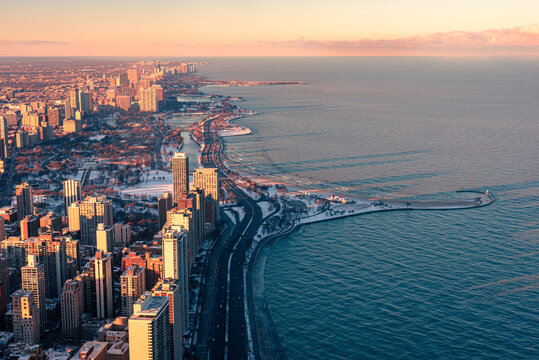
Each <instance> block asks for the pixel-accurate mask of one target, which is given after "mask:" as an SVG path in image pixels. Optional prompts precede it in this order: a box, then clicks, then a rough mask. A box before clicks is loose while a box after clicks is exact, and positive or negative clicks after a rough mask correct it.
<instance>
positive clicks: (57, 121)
mask: <svg viewBox="0 0 539 360" xmlns="http://www.w3.org/2000/svg"><path fill="white" fill-rule="evenodd" d="M47 119H48V121H49V124H50V126H52V127H55V128H56V127H58V126H61V125H62V124H63V123H64V119H62V117H61V112H60V109H59V108H57V107H51V108H49V109H48V110H47Z"/></svg>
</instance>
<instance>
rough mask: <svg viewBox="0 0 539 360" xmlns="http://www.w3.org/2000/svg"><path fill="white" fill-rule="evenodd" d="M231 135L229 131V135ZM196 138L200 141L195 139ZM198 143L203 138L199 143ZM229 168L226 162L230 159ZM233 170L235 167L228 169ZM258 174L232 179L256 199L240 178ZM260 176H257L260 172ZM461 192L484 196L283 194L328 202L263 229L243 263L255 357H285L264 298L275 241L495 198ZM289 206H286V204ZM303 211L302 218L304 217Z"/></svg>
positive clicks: (472, 205)
mask: <svg viewBox="0 0 539 360" xmlns="http://www.w3.org/2000/svg"><path fill="white" fill-rule="evenodd" d="M244 115H250V114H246V113H239V114H235V115H234V116H230V117H229V118H227V119H226V122H225V123H226V125H225V127H224V128H222V129H219V131H218V134H219V137H220V138H221V140H223V139H224V137H225V136H227V135H228V136H238V135H247V134H250V133H252V132H251V131H250V129H248V128H246V127H240V126H238V125H232V124H230V121H231V120H234V119H236V118H239V117H242V116H244ZM206 120H209V119H208V118H206V119H204V120H202V121H201V122H200V123H204V122H205V121H206ZM226 127H236V129H237V128H241V131H238V132H234V131H233V132H232V133H230V134H226V133H223V132H222V130H225V129H226ZM225 134H226V135H225ZM195 141H197V140H196V139H195ZM197 142H199V141H197ZM222 144H223V147H221V148H219V154H218V156H219V155H220V154H221V153H223V152H224V150H223V149H226V145H225V142H224V141H222ZM199 145H201V147H204V143H200V142H199ZM225 167H226V168H228V167H227V166H226V163H225ZM228 171H230V169H228ZM252 175H253V174H241V175H240V176H239V178H236V179H232V180H233V181H235V182H236V184H237V186H239V187H241V188H243V189H244V190H243V191H244V192H245V193H246V195H248V196H250V197H252V198H253V199H254V200H255V201H257V202H258V201H259V200H260V199H258V200H257V198H256V197H255V196H253V194H252V193H251V192H250V190H249V189H248V187H247V186H245V184H243V183H242V181H241V178H242V177H243V178H247V179H249V180H250V181H253V182H256V178H255V179H253V177H252ZM255 176H256V175H255ZM457 192H459V193H462V192H469V193H477V194H479V196H476V197H475V198H473V199H465V200H396V199H376V201H374V202H373V201H372V200H370V199H366V198H362V197H349V198H348V199H345V201H343V202H339V201H329V200H328V198H327V196H328V194H316V195H312V194H310V193H306V192H304V191H291V192H287V193H286V194H285V195H282V196H281V198H280V201H279V204H285V203H287V201H286V200H287V199H288V200H293V201H297V202H303V203H304V204H308V203H309V202H312V201H313V199H315V200H325V201H326V204H325V205H324V206H323V207H321V209H318V210H317V211H314V212H312V213H309V212H305V213H300V214H298V213H292V216H291V219H289V220H290V222H291V223H289V224H288V225H289V226H288V227H286V228H285V229H282V228H281V229H278V230H277V231H276V232H274V233H269V234H266V235H265V236H262V235H261V233H260V231H259V234H260V235H257V236H256V237H255V238H254V239H253V241H252V246H251V252H250V254H249V255H248V256H247V259H246V261H245V263H244V279H243V281H244V285H245V295H246V297H247V298H248V299H247V301H246V302H245V317H246V319H245V320H246V323H247V327H248V330H247V337H248V339H247V344H248V349H247V351H248V353H250V354H252V355H253V356H254V357H255V358H260V359H285V358H286V351H285V349H284V347H283V344H282V341H281V338H280V336H279V333H278V331H277V327H276V324H275V320H274V318H273V315H272V312H271V308H270V307H269V305H268V303H267V301H266V297H265V287H264V272H265V265H266V261H267V258H268V256H269V252H270V250H271V247H272V246H273V244H274V243H275V242H276V241H277V240H278V239H279V238H281V237H283V236H287V235H289V234H290V233H292V232H293V231H295V230H297V229H298V228H299V227H300V226H301V225H305V224H309V223H314V222H320V221H327V220H332V219H336V218H341V217H348V216H355V215H360V214H365V213H372V212H379V211H397V210H399V211H402V210H458V209H469V208H476V207H483V206H488V205H490V204H492V203H493V202H494V197H493V196H492V195H490V194H488V192H487V193H485V194H484V193H482V192H480V191H475V190H470V191H465V190H461V191H457ZM279 208H280V209H278V210H277V211H274V212H272V213H271V214H269V215H268V216H266V217H265V218H263V220H262V221H261V223H260V224H259V230H260V229H261V228H262V226H263V225H264V224H266V221H267V220H268V219H270V218H272V217H273V216H274V215H275V214H280V215H282V216H283V217H285V218H287V217H288V216H290V213H288V212H287V211H282V212H281V211H280V210H282V209H281V208H282V206H279ZM284 208H286V206H284ZM301 215H303V216H301Z"/></svg>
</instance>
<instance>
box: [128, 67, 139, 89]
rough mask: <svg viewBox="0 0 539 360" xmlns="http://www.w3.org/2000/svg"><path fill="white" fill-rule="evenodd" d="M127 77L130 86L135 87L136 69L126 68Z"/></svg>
mask: <svg viewBox="0 0 539 360" xmlns="http://www.w3.org/2000/svg"><path fill="white" fill-rule="evenodd" d="M127 79H129V85H131V87H135V85H136V84H137V81H138V70H137V69H127Z"/></svg>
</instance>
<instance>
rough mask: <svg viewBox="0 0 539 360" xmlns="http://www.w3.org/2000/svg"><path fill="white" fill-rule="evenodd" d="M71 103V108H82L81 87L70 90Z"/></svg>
mask: <svg viewBox="0 0 539 360" xmlns="http://www.w3.org/2000/svg"><path fill="white" fill-rule="evenodd" d="M69 104H70V105H71V109H75V110H79V109H80V103H79V89H71V90H70V91H69Z"/></svg>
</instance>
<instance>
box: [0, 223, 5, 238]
mask: <svg viewBox="0 0 539 360" xmlns="http://www.w3.org/2000/svg"><path fill="white" fill-rule="evenodd" d="M5 239H6V221H5V220H4V218H3V217H0V241H4V240H5Z"/></svg>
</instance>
